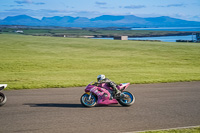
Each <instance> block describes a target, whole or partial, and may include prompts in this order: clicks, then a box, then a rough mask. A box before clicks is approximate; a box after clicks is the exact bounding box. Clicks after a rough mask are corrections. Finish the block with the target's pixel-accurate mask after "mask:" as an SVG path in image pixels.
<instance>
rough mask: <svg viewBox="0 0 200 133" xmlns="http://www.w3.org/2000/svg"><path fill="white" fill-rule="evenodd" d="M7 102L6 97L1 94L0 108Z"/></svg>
mask: <svg viewBox="0 0 200 133" xmlns="http://www.w3.org/2000/svg"><path fill="white" fill-rule="evenodd" d="M6 101H7V98H6V96H5V95H4V94H3V93H1V92H0V106H3V105H4V104H5V103H6Z"/></svg>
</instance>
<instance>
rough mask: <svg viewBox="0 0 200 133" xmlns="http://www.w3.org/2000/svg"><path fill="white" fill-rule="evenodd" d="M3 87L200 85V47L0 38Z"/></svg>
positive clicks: (1, 35)
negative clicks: (104, 80) (101, 79)
mask: <svg viewBox="0 0 200 133" xmlns="http://www.w3.org/2000/svg"><path fill="white" fill-rule="evenodd" d="M0 51H1V52H0V60H1V65H0V83H1V84H8V89H29V88H48V87H69V86H85V85H87V84H88V83H89V82H90V81H94V80H96V77H97V75H99V74H105V75H106V76H107V77H108V78H110V79H111V80H113V81H115V82H116V83H121V82H130V83H157V82H177V81H197V80H200V44H198V43H168V42H143V41H118V40H100V39H99V40H98V39H83V38H61V37H44V36H40V37H38V36H25V35H12V34H0Z"/></svg>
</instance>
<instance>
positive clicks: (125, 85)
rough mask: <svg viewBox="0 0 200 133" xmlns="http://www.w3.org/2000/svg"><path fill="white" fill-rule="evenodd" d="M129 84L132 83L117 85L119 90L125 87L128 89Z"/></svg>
mask: <svg viewBox="0 0 200 133" xmlns="http://www.w3.org/2000/svg"><path fill="white" fill-rule="evenodd" d="M129 85H130V83H121V84H120V85H118V86H117V88H118V89H119V90H121V89H123V88H124V89H126V88H127V87H128V86H129Z"/></svg>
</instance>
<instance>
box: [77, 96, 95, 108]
mask: <svg viewBox="0 0 200 133" xmlns="http://www.w3.org/2000/svg"><path fill="white" fill-rule="evenodd" d="M89 96H90V95H88V94H86V93H85V94H83V95H82V96H81V99H80V101H81V104H82V105H83V106H85V107H94V106H95V105H96V104H97V98H96V97H95V96H94V95H91V98H90V99H89Z"/></svg>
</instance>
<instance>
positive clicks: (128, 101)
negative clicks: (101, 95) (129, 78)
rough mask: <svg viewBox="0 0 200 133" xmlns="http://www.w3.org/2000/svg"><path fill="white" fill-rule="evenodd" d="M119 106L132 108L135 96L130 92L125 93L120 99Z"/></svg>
mask: <svg viewBox="0 0 200 133" xmlns="http://www.w3.org/2000/svg"><path fill="white" fill-rule="evenodd" d="M117 101H118V102H119V104H121V105H122V106H127V107H128V106H131V105H132V104H133V103H134V102H135V96H134V95H133V94H131V93H130V92H128V91H123V92H122V93H121V96H120V98H119V99H117Z"/></svg>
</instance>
